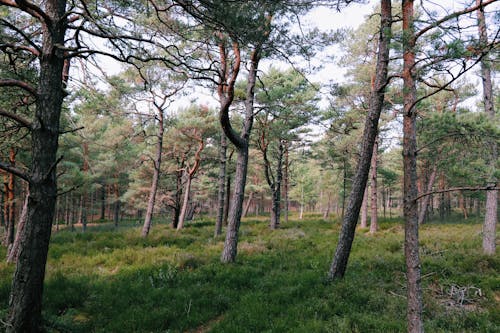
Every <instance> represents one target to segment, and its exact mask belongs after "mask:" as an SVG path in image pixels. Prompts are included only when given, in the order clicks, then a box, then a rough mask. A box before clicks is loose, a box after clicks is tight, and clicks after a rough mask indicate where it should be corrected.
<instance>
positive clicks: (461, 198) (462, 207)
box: [458, 191, 469, 220]
mask: <svg viewBox="0 0 500 333" xmlns="http://www.w3.org/2000/svg"><path fill="white" fill-rule="evenodd" d="M458 206H459V207H460V210H461V211H462V213H463V214H464V219H465V220H467V218H468V217H469V215H468V212H467V207H466V206H465V197H464V193H463V192H462V191H460V192H459V193H458Z"/></svg>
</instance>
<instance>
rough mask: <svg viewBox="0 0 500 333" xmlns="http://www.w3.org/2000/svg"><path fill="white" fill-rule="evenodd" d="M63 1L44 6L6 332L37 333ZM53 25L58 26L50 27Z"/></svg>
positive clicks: (52, 186) (51, 189)
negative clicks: (22, 219) (24, 203)
mask: <svg viewBox="0 0 500 333" xmlns="http://www.w3.org/2000/svg"><path fill="white" fill-rule="evenodd" d="M65 11H66V1H65V0H47V1H45V13H46V14H47V16H48V17H49V18H50V21H51V22H54V23H52V24H50V25H49V24H47V23H44V24H43V29H42V32H43V37H42V47H41V49H40V53H41V54H40V56H39V59H40V60H39V82H38V91H37V100H36V108H35V116H34V117H33V124H32V129H31V153H32V157H31V172H30V177H29V178H30V183H29V197H28V212H27V220H26V225H25V228H24V231H23V233H22V235H21V240H20V252H19V259H18V261H17V266H16V271H15V273H14V278H13V282H12V288H11V294H10V300H9V316H8V323H7V325H6V332H8V333H14V332H40V331H42V313H41V311H42V294H43V281H44V277H45V264H46V262H47V253H48V249H49V240H50V234H51V230H52V221H53V219H54V207H55V201H56V195H57V183H56V165H57V157H56V154H57V148H58V138H59V130H60V126H59V120H60V114H61V108H62V102H63V99H64V95H63V84H62V77H63V75H62V73H63V67H64V55H63V49H62V48H61V47H56V45H64V35H65V31H66V23H65V19H64V18H63V17H64V14H65ZM55 23H57V24H55Z"/></svg>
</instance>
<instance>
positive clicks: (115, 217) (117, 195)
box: [113, 184, 121, 228]
mask: <svg viewBox="0 0 500 333" xmlns="http://www.w3.org/2000/svg"><path fill="white" fill-rule="evenodd" d="M113 189H114V194H115V203H114V204H113V223H114V225H115V228H117V227H118V222H120V209H121V202H120V188H119V185H118V184H114V185H113Z"/></svg>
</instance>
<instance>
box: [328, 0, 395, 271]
mask: <svg viewBox="0 0 500 333" xmlns="http://www.w3.org/2000/svg"><path fill="white" fill-rule="evenodd" d="M380 25H381V28H380V34H379V49H378V54H377V66H376V71H375V85H374V89H373V90H372V93H371V95H370V109H369V111H368V116H367V118H366V121H365V127H364V130H363V146H362V149H361V154H360V158H359V160H358V164H357V167H356V174H355V177H354V181H353V184H352V189H351V193H350V195H349V203H348V207H347V214H346V215H345V216H344V218H343V222H342V229H341V232H340V236H339V242H338V244H337V248H336V250H335V255H334V257H333V261H332V264H331V266H330V271H329V273H328V277H329V279H330V280H333V279H338V278H342V277H343V276H344V274H345V271H346V268H347V261H348V259H349V254H350V251H351V247H352V242H353V240H354V234H355V230H356V224H357V222H358V218H359V211H360V208H361V203H362V201H363V195H364V192H365V188H366V183H367V181H368V173H369V170H370V161H371V158H372V154H373V146H374V144H375V138H376V136H377V133H378V121H379V118H380V113H381V112H382V107H383V102H384V91H385V87H386V84H387V68H388V63H389V41H390V39H391V25H392V16H391V0H381V24H380Z"/></svg>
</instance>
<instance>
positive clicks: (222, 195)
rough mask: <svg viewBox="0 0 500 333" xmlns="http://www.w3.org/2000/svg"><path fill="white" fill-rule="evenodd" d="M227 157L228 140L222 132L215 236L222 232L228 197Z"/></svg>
mask: <svg viewBox="0 0 500 333" xmlns="http://www.w3.org/2000/svg"><path fill="white" fill-rule="evenodd" d="M226 158H227V140H226V135H225V134H224V132H222V131H221V133H220V146H219V177H218V179H217V184H218V191H217V219H216V222H215V232H214V237H217V236H220V235H221V234H222V223H223V221H224V206H225V199H226V195H227V193H226V191H225V187H226V172H227V167H226V163H227V162H226Z"/></svg>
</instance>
